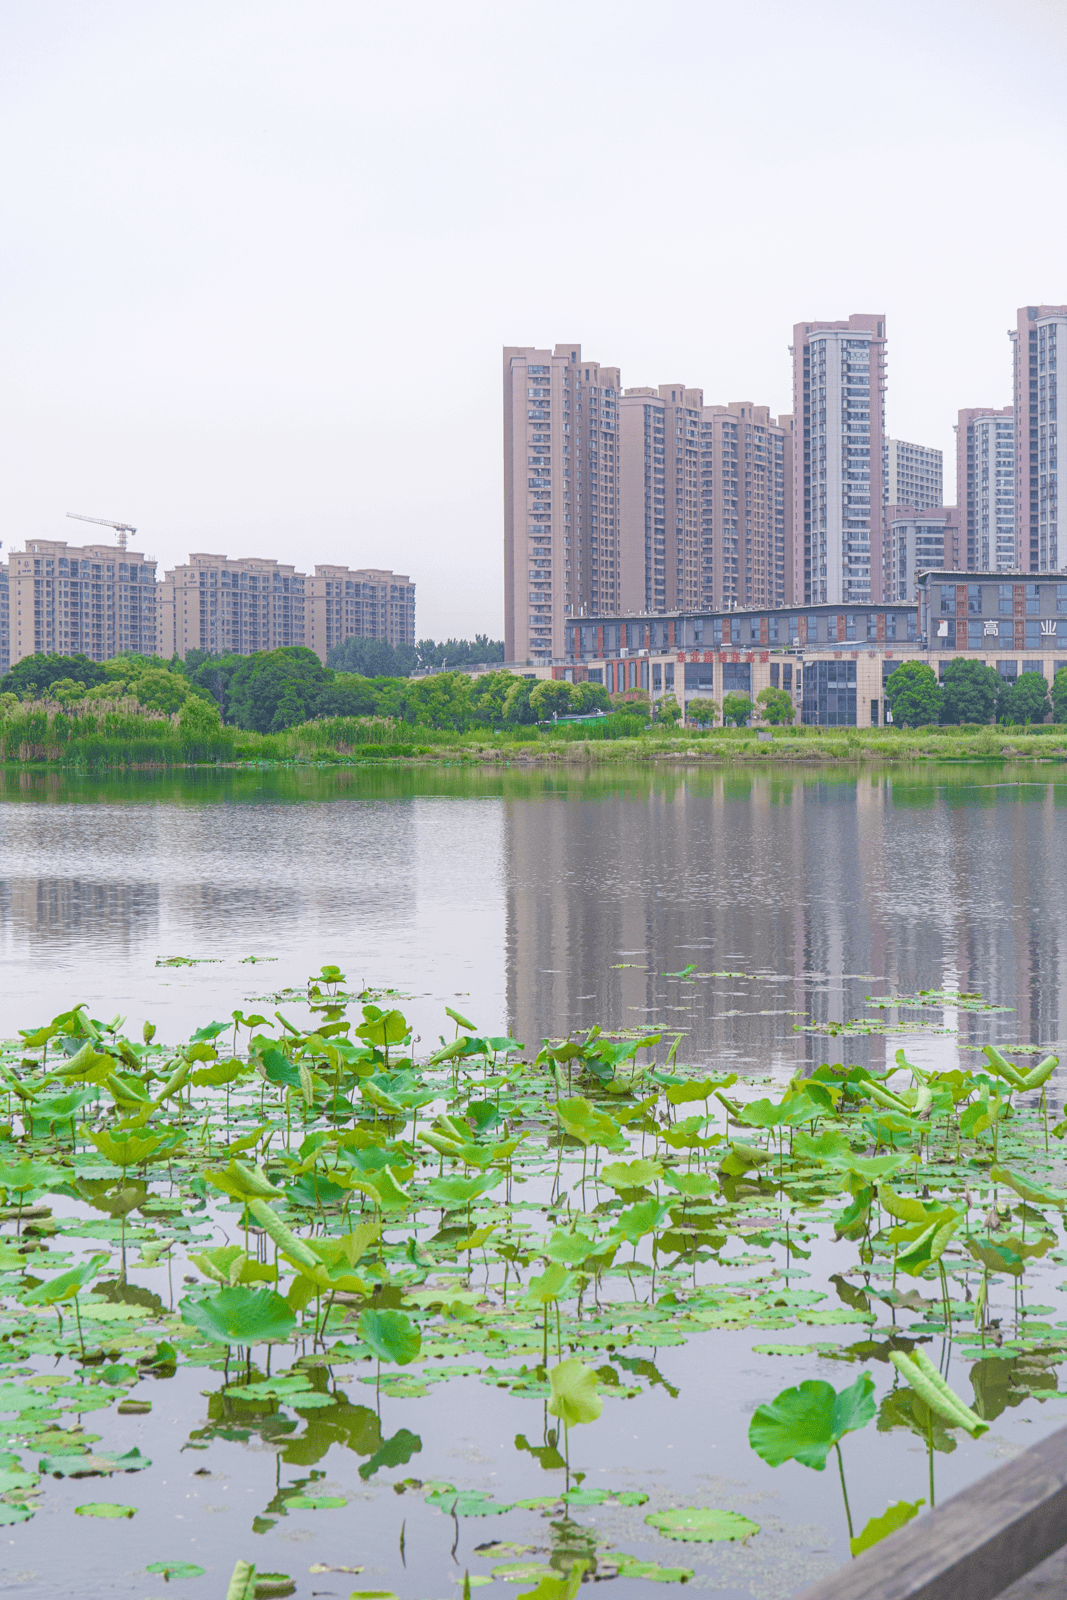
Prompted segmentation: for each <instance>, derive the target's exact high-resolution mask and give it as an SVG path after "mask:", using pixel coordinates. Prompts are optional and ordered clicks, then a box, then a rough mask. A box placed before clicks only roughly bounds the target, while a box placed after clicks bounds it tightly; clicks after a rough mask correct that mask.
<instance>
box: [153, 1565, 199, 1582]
mask: <svg viewBox="0 0 1067 1600" xmlns="http://www.w3.org/2000/svg"><path fill="white" fill-rule="evenodd" d="M206 1570H207V1569H206V1568H205V1567H198V1566H197V1565H196V1563H195V1562H193V1561H153V1563H152V1565H151V1566H150V1567H146V1568H145V1571H146V1572H158V1573H159V1574H160V1575H161V1576H162V1577H163V1578H164V1579H165V1581H166V1582H167V1583H169V1582H170V1580H171V1578H202V1577H203V1576H204V1573H205V1572H206Z"/></svg>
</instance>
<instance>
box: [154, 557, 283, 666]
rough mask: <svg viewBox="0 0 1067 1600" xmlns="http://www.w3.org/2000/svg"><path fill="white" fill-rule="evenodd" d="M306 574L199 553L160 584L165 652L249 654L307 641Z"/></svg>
mask: <svg viewBox="0 0 1067 1600" xmlns="http://www.w3.org/2000/svg"><path fill="white" fill-rule="evenodd" d="M305 583H306V579H305V576H304V574H303V573H302V572H297V571H296V569H295V567H292V566H287V565H284V564H281V563H279V562H277V561H271V560H267V559H260V558H257V557H254V556H250V557H246V558H243V559H240V560H231V559H230V558H229V557H228V556H222V555H210V554H207V553H205V552H202V551H200V552H197V553H196V554H194V555H191V556H190V557H189V560H188V561H187V562H186V563H185V565H184V566H181V567H175V568H174V569H173V570H172V571H170V572H167V573H165V574H164V578H163V582H162V584H161V585H160V613H161V618H162V626H161V629H160V633H161V638H162V653H163V655H165V656H168V657H169V656H172V655H177V656H180V657H181V658H182V660H184V659H185V657H186V656H187V655H188V653H189V651H190V650H208V651H210V652H211V654H212V655H228V654H231V653H232V654H234V655H241V656H246V655H251V654H252V652H253V651H255V650H277V649H279V648H280V647H281V646H282V645H302V644H306V643H307V638H306V631H307V628H306V620H307V619H306V615H305V603H306V601H305V592H304V591H305Z"/></svg>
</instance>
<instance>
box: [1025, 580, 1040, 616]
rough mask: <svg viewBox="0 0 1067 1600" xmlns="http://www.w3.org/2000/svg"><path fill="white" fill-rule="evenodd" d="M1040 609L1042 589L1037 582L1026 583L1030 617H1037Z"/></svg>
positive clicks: (1027, 608)
mask: <svg viewBox="0 0 1067 1600" xmlns="http://www.w3.org/2000/svg"><path fill="white" fill-rule="evenodd" d="M1040 609H1041V590H1040V589H1039V587H1038V585H1037V584H1036V583H1028V584H1027V585H1026V614H1027V616H1028V617H1036V615H1037V613H1038V612H1039V611H1040Z"/></svg>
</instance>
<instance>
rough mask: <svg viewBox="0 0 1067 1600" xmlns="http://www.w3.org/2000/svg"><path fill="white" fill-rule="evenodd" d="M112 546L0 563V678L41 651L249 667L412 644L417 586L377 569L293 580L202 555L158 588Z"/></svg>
mask: <svg viewBox="0 0 1067 1600" xmlns="http://www.w3.org/2000/svg"><path fill="white" fill-rule="evenodd" d="M156 568H157V563H156V561H155V559H154V558H153V557H151V556H145V555H140V554H138V553H136V552H135V551H132V550H125V549H120V548H118V547H117V546H115V545H105V544H90V545H69V544H67V542H66V541H65V540H63V539H27V541H26V548H25V550H24V551H15V552H13V553H12V554H11V555H10V556H9V557H8V559H7V561H6V562H0V675H2V674H3V673H5V672H8V671H10V669H11V667H12V666H14V664H15V663H16V662H17V661H21V660H22V658H23V657H24V656H31V655H33V654H35V653H36V652H38V651H42V652H45V653H47V654H50V655H52V654H54V655H78V654H82V655H87V656H88V657H89V659H90V660H92V661H107V660H109V659H110V658H111V657H112V656H115V655H120V654H122V653H123V652H126V651H132V652H135V653H137V654H140V655H149V656H152V655H155V656H162V657H163V658H164V659H166V660H170V658H171V657H172V656H175V655H176V656H179V657H181V659H182V660H184V659H185V657H186V656H187V655H188V653H189V651H190V650H208V651H210V652H211V653H212V654H215V655H227V654H230V653H233V654H236V655H250V654H251V653H252V652H253V651H255V650H276V649H278V648H279V647H281V646H283V645H304V646H306V647H307V648H309V649H311V650H314V652H315V654H316V655H317V656H318V657H319V660H320V661H322V662H323V663H325V660H326V652H327V651H328V650H330V649H331V648H332V647H333V646H334V645H336V644H343V643H344V641H345V640H346V639H349V638H357V639H379V640H383V641H385V642H386V643H388V644H391V645H413V644H414V643H415V585H414V584H413V583H412V581H411V579H410V578H409V577H407V576H405V575H402V574H400V573H396V572H387V571H383V570H379V569H377V568H355V569H353V568H349V567H343V566H336V565H329V564H327V565H322V566H316V567H315V569H314V572H312V573H305V572H298V571H297V569H296V568H295V567H293V566H289V565H287V564H286V563H284V562H279V561H273V560H268V559H266V558H261V557H247V558H242V559H238V560H230V559H229V558H228V557H227V556H221V555H209V554H204V553H197V554H195V555H191V556H190V557H189V559H188V561H187V562H186V563H185V565H184V566H180V567H175V568H173V570H171V571H169V572H165V573H163V574H162V576H160V575H159V574H158V573H157V570H156Z"/></svg>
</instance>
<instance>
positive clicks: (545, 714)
mask: <svg viewBox="0 0 1067 1600" xmlns="http://www.w3.org/2000/svg"><path fill="white" fill-rule="evenodd" d="M530 710H531V711H532V712H533V714H534V716H535V717H536V719H537V721H538V722H551V720H552V716H553V713H555V715H556V716H558V717H565V716H566V715H567V713H568V712H570V711H573V710H574V693H573V689H572V687H571V685H570V684H569V683H565V682H564V680H563V679H562V678H543V679H542V680H541V682H540V683H538V684H536V685H535V686H534V689H533V691H532V693H531V695H530Z"/></svg>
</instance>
